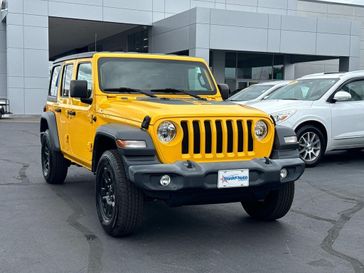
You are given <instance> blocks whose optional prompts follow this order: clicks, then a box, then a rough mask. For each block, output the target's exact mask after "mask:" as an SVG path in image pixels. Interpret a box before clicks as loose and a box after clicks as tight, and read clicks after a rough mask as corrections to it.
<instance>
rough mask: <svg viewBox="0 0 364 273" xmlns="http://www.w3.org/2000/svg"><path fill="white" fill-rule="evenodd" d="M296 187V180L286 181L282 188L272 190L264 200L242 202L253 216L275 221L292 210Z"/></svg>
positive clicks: (258, 218)
mask: <svg viewBox="0 0 364 273" xmlns="http://www.w3.org/2000/svg"><path fill="white" fill-rule="evenodd" d="M294 187H295V185H294V182H289V183H284V184H282V185H281V187H280V189H278V190H274V191H271V192H270V193H269V194H268V195H267V197H266V198H265V199H264V200H257V201H253V202H241V204H242V205H243V208H244V209H245V211H246V212H247V213H248V214H249V215H250V216H251V217H252V218H254V219H257V220H263V221H273V220H276V219H279V218H282V217H283V216H285V215H286V214H287V212H288V211H289V210H290V208H291V205H292V202H293V197H294Z"/></svg>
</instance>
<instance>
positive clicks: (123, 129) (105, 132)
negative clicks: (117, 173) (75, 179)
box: [92, 123, 156, 172]
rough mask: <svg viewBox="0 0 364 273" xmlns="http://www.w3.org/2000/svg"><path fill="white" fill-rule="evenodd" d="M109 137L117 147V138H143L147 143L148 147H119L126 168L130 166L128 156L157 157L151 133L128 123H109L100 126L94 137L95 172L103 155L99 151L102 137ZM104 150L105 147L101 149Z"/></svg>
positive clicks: (93, 158) (93, 161) (93, 156)
mask: <svg viewBox="0 0 364 273" xmlns="http://www.w3.org/2000/svg"><path fill="white" fill-rule="evenodd" d="M105 138H107V139H109V141H111V142H112V143H113V145H114V147H116V140H118V139H123V140H143V141H145V143H146V148H138V149H135V148H134V149H133V148H129V149H128V148H117V149H118V151H119V153H120V155H121V157H122V159H123V161H124V165H125V168H128V167H129V165H130V163H129V162H130V161H129V160H128V158H135V157H139V158H141V157H142V158H153V159H154V158H155V155H156V151H155V147H154V143H153V140H152V138H151V137H150V135H149V133H148V132H147V131H146V130H144V129H142V128H138V127H135V126H131V125H126V124H117V123H109V124H106V125H102V126H100V127H99V128H98V129H97V130H96V134H95V139H94V147H93V154H92V171H93V172H95V171H96V168H97V163H98V160H99V158H100V156H101V154H100V153H99V151H100V147H99V145H102V142H101V141H99V140H100V139H105ZM101 150H102V151H103V150H104V149H101Z"/></svg>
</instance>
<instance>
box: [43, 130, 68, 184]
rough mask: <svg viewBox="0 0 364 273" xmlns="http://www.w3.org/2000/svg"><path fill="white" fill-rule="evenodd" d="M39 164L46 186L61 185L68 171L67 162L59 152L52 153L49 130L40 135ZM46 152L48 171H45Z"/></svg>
mask: <svg viewBox="0 0 364 273" xmlns="http://www.w3.org/2000/svg"><path fill="white" fill-rule="evenodd" d="M41 144H42V147H41V163H42V173H43V177H44V179H45V180H46V182H47V183H48V184H63V183H64V181H65V179H66V176H67V171H68V166H69V161H68V160H67V159H65V158H64V157H63V155H62V154H61V153H60V152H57V151H54V150H53V149H52V145H51V138H50V136H49V130H46V131H45V132H43V133H42V139H41ZM46 151H48V153H49V157H48V169H46V162H45V160H46V158H45V157H46V154H45V152H46Z"/></svg>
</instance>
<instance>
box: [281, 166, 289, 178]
mask: <svg viewBox="0 0 364 273" xmlns="http://www.w3.org/2000/svg"><path fill="white" fill-rule="evenodd" d="M287 175H288V171H287V169H285V168H283V169H282V170H281V179H285V178H286V177H287Z"/></svg>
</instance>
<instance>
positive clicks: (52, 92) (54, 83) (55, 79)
mask: <svg viewBox="0 0 364 273" xmlns="http://www.w3.org/2000/svg"><path fill="white" fill-rule="evenodd" d="M60 71H61V66H55V67H53V70H52V76H51V83H50V86H49V92H48V95H49V96H51V97H57V91H58V86H59V84H58V83H59V72H60Z"/></svg>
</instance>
